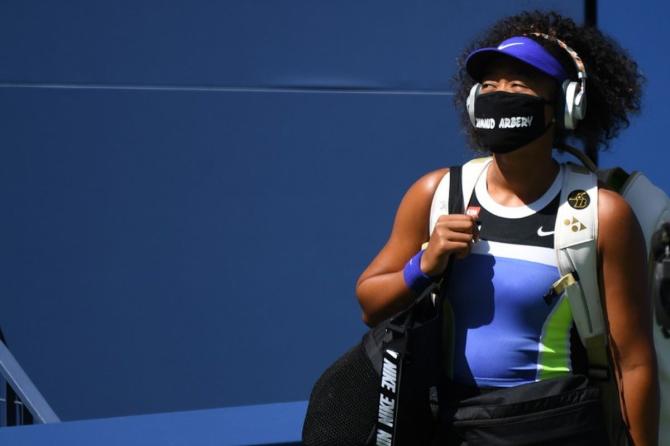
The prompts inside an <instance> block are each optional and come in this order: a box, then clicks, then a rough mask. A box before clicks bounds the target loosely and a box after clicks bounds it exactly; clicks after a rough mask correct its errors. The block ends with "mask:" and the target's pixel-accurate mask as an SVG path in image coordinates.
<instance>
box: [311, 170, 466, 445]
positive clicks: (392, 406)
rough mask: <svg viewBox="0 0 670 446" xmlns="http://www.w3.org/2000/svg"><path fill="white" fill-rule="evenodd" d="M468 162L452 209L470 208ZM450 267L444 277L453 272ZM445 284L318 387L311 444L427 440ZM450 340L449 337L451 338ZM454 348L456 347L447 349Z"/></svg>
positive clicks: (440, 370)
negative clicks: (465, 182) (465, 183)
mask: <svg viewBox="0 0 670 446" xmlns="http://www.w3.org/2000/svg"><path fill="white" fill-rule="evenodd" d="M463 208H464V207H463V196H462V185H461V168H460V166H457V167H452V168H451V169H450V199H449V213H450V214H454V213H463ZM448 274H449V270H447V272H446V273H445V275H444V277H448ZM441 302H442V300H441V297H440V292H439V285H435V286H433V287H431V288H429V289H428V290H426V291H425V292H424V293H423V294H422V295H421V296H420V297H419V298H418V299H417V300H416V301H415V302H414V303H413V304H412V305H411V306H410V307H409V308H407V309H406V310H404V311H403V312H401V313H399V314H398V315H396V316H394V317H392V318H390V319H387V320H386V321H384V322H382V323H380V324H379V325H377V326H376V327H374V328H372V329H371V330H370V331H368V332H367V333H366V334H365V335H364V336H363V340H362V341H361V343H360V344H358V345H356V346H355V347H354V348H352V349H351V350H349V351H348V352H347V353H345V354H344V355H343V356H342V357H340V358H339V359H338V360H337V361H336V362H335V363H334V364H332V365H331V366H330V367H329V368H328V369H327V370H326V371H325V372H324V373H323V374H322V375H321V377H320V378H319V379H318V381H317V382H316V384H315V385H314V387H313V389H312V393H311V395H310V398H309V405H308V407H307V415H306V417H305V422H304V424H303V430H302V440H303V444H305V446H342V445H347V446H359V445H360V446H363V445H365V446H367V445H385V446H406V445H411V446H421V445H426V444H430V443H431V442H432V439H433V437H434V436H435V432H436V431H437V423H438V418H439V415H438V401H437V400H438V396H437V395H438V386H439V385H440V383H441V380H442V379H443V376H444V370H445V367H444V365H445V355H444V353H445V352H447V351H449V348H444V347H443V345H442V342H449V341H446V340H447V339H451V335H450V334H449V333H447V332H443V331H445V330H449V325H450V324H443V312H442V305H441ZM443 340H444V341H443ZM447 356H448V355H447Z"/></svg>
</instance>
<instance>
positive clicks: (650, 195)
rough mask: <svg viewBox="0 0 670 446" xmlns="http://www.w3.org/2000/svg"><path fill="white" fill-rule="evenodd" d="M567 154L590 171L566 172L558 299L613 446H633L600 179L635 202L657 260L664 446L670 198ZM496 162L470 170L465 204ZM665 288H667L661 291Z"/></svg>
mask: <svg viewBox="0 0 670 446" xmlns="http://www.w3.org/2000/svg"><path fill="white" fill-rule="evenodd" d="M564 149H565V150H566V151H568V152H569V153H571V154H573V155H574V156H576V157H578V158H579V159H580V160H581V161H582V163H583V164H584V165H585V167H582V166H578V165H575V164H572V163H566V164H565V165H564V166H565V174H564V178H563V186H562V189H561V201H560V206H559V210H558V215H557V216H556V227H555V232H554V246H555V250H556V255H557V258H558V266H559V271H560V274H561V278H560V279H559V280H558V281H557V282H556V283H554V285H553V289H552V292H553V293H555V295H557V296H558V295H561V294H563V293H565V295H566V296H567V298H568V301H569V302H570V309H571V312H572V316H573V320H574V322H575V326H576V328H577V332H578V333H579V337H580V339H581V341H582V344H583V345H584V347H585V349H586V355H587V360H588V376H589V380H590V381H591V383H592V384H594V385H596V386H597V387H598V388H599V389H600V393H601V398H602V399H603V404H602V406H603V416H604V419H605V423H606V425H607V428H608V434H609V437H610V444H612V445H616V446H619V445H629V444H631V440H630V437H629V434H628V429H627V426H626V424H625V423H626V421H625V420H624V418H623V416H622V414H621V411H620V404H619V395H618V390H617V389H618V388H617V382H616V379H617V377H616V374H615V373H614V372H613V368H612V364H611V362H610V356H609V353H608V341H609V332H608V329H607V321H606V317H605V314H604V307H603V303H602V301H601V298H600V288H599V284H598V274H597V249H596V241H597V209H598V181H599V179H600V181H601V182H602V183H604V184H605V185H606V187H608V188H609V189H611V190H614V191H616V192H618V193H619V194H620V195H621V196H622V197H623V198H624V199H625V200H626V201H627V202H628V203H629V205H630V206H631V208H632V210H633V212H634V214H635V216H636V217H637V219H638V221H639V223H640V226H641V228H642V231H643V235H644V239H645V241H646V248H647V252H648V253H650V267H652V269H654V274H650V278H651V279H650V280H651V281H652V283H651V284H650V289H652V290H653V292H654V296H653V300H654V302H655V306H654V311H655V313H656V317H655V321H656V323H655V324H654V345H655V349H656V355H657V359H658V376H659V383H660V388H661V412H660V423H659V439H660V444H670V339H668V337H667V336H665V334H667V331H668V328H669V327H668V325H670V321H669V317H668V311H669V310H670V305H669V304H668V294H670V248H669V249H668V250H667V251H666V250H665V249H664V248H663V246H664V245H663V243H662V242H663V237H662V229H663V228H668V226H667V225H665V223H667V222H668V221H670V199H669V198H668V196H667V195H666V194H665V192H663V191H662V190H661V189H659V188H658V187H656V186H654V185H653V184H652V183H651V182H650V181H649V180H648V179H647V178H646V177H645V176H644V175H643V174H641V173H639V172H634V173H632V174H628V173H626V172H625V171H624V170H623V169H621V168H615V169H609V170H602V171H598V170H597V168H596V167H595V165H593V163H591V162H590V160H588V159H587V158H585V156H584V155H583V154H582V153H581V152H579V151H578V150H577V149H573V148H571V147H569V146H567V147H564ZM489 162H490V158H479V159H476V160H472V161H470V162H469V163H467V164H465V165H464V166H463V179H462V182H463V185H462V194H463V199H464V201H465V202H466V203H467V202H469V200H470V196H471V194H472V191H473V189H474V185H475V183H476V182H477V179H478V178H479V176H480V174H481V173H482V172H483V170H484V168H485V167H486V165H487V164H488V163H489ZM445 183H447V184H450V182H445ZM448 196H449V192H448V189H446V187H445V186H443V185H442V184H440V186H438V189H437V191H436V196H435V198H434V201H433V207H434V208H439V206H437V205H436V203H439V202H440V201H441V202H446V197H448ZM433 218H435V217H434V216H433V215H431V219H433ZM659 229H660V230H661V233H660V234H661V235H658V236H657V237H656V238H657V239H659V240H660V241H657V243H656V245H657V246H659V245H660V246H661V248H655V251H656V252H654V250H653V249H652V248H653V246H652V239H653V238H654V237H653V236H654V234H655V233H656V232H657V231H659ZM668 229H670V228H668ZM667 234H668V235H666V239H667V240H666V242H667V243H666V245H670V230H668V231H667ZM660 249H663V252H662V253H659V252H658V251H659V250H660ZM665 253H667V256H666V255H664V254H665ZM664 278H665V281H663V279H664ZM659 283H660V284H661V285H659ZM663 283H665V284H666V285H665V287H662V284H663ZM664 330H665V331H664Z"/></svg>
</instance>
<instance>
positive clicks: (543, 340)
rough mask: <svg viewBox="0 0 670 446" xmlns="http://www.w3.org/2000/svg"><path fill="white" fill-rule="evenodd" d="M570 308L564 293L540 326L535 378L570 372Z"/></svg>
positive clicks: (554, 376)
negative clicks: (540, 332)
mask: <svg viewBox="0 0 670 446" xmlns="http://www.w3.org/2000/svg"><path fill="white" fill-rule="evenodd" d="M571 327H572V310H571V309H570V301H568V298H567V296H566V295H565V294H564V295H563V296H561V298H560V300H559V302H558V303H557V304H556V306H555V307H554V309H553V310H552V312H551V314H550V315H549V317H548V318H547V321H546V322H545V323H544V327H542V335H541V336H540V347H539V348H540V353H539V357H538V361H537V379H538V380H540V381H541V380H545V379H550V378H556V377H559V376H563V375H566V374H568V373H570V372H571V368H572V367H571V363H570V329H571Z"/></svg>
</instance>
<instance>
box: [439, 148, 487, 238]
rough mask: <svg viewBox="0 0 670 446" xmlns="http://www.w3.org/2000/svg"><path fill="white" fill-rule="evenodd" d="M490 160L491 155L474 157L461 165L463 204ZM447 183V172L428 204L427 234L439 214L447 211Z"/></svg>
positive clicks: (448, 179) (466, 203)
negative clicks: (430, 202)
mask: <svg viewBox="0 0 670 446" xmlns="http://www.w3.org/2000/svg"><path fill="white" fill-rule="evenodd" d="M491 160H492V158H491V157H486V158H476V159H473V160H471V161H468V162H467V163H465V164H464V165H463V167H462V170H461V172H462V173H461V175H462V185H463V206H465V207H467V205H468V203H469V202H470V198H471V197H472V192H473V191H474V189H475V184H476V183H477V180H478V179H479V176H480V175H481V174H482V172H483V171H484V168H485V167H486V166H488V165H489V163H490V162H491ZM449 183H450V178H449V173H447V174H446V175H445V176H444V177H443V178H442V180H441V181H440V184H438V186H437V189H436V190H435V195H433V202H432V204H431V206H430V222H429V228H428V230H429V234H432V233H433V229H434V228H435V224H436V223H437V220H438V219H439V218H440V215H444V214H448V213H449V188H450V186H449Z"/></svg>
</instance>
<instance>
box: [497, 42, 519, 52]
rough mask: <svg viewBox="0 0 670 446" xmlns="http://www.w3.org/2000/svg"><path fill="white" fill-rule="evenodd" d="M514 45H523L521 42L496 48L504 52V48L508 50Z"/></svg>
mask: <svg viewBox="0 0 670 446" xmlns="http://www.w3.org/2000/svg"><path fill="white" fill-rule="evenodd" d="M515 45H523V42H513V43H508V44H507V45H500V46H499V47H498V49H499V50H504V49H505V48H508V47H510V46H515Z"/></svg>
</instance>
